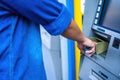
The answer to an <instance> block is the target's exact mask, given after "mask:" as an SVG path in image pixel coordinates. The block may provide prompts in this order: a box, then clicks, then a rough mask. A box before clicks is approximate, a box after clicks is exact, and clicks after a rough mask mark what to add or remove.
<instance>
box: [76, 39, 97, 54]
mask: <svg viewBox="0 0 120 80" xmlns="http://www.w3.org/2000/svg"><path fill="white" fill-rule="evenodd" d="M77 44H78V48H79V49H80V50H81V52H82V53H86V54H88V56H92V55H93V54H94V53H95V46H96V43H95V42H93V41H91V40H90V39H88V38H85V39H84V41H83V42H78V41H77ZM85 47H87V48H89V49H88V50H86V49H85Z"/></svg>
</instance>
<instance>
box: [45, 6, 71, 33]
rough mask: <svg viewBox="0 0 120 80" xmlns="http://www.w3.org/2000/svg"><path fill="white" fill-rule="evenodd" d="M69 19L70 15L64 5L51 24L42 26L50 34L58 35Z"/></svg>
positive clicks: (66, 26) (67, 24)
mask: <svg viewBox="0 0 120 80" xmlns="http://www.w3.org/2000/svg"><path fill="white" fill-rule="evenodd" d="M71 21H72V17H71V15H70V13H69V12H68V10H67V9H66V7H64V8H63V9H62V12H61V14H60V15H59V16H58V18H57V19H56V20H55V21H54V22H52V23H51V24H49V25H46V26H44V28H45V29H46V30H47V31H48V32H49V33H50V34H51V35H60V34H62V33H63V32H64V31H65V30H66V29H67V28H68V26H69V24H70V23H71Z"/></svg>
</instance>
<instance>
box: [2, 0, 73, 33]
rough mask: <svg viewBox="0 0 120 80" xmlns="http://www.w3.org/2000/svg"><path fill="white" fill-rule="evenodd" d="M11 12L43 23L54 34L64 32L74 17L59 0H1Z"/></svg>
mask: <svg viewBox="0 0 120 80" xmlns="http://www.w3.org/2000/svg"><path fill="white" fill-rule="evenodd" d="M1 3H3V4H5V5H6V6H7V7H9V8H10V9H11V12H13V13H15V14H17V15H20V16H24V17H26V18H28V19H30V20H32V21H34V22H35V23H37V24H41V25H43V26H44V28H45V29H46V30H47V31H48V32H49V33H50V34H52V35H59V34H62V33H63V32H64V31H65V30H66V29H67V27H68V26H69V24H70V22H71V20H72V17H71V15H70V14H69V12H68V10H67V9H66V7H65V6H64V5H63V4H61V3H59V2H58V1H57V0H1Z"/></svg>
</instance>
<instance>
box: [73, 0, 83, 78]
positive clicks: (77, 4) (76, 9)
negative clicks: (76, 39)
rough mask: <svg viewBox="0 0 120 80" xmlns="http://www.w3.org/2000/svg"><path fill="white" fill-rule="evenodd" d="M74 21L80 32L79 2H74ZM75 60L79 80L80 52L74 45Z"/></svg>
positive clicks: (75, 0)
mask: <svg viewBox="0 0 120 80" xmlns="http://www.w3.org/2000/svg"><path fill="white" fill-rule="evenodd" d="M74 20H75V22H76V23H77V25H78V26H79V28H80V29H81V30H82V12H81V1H80V0H74ZM75 54H76V55H75V57H76V58H75V60H76V80H79V66H80V50H79V49H78V48H77V44H76V43H75Z"/></svg>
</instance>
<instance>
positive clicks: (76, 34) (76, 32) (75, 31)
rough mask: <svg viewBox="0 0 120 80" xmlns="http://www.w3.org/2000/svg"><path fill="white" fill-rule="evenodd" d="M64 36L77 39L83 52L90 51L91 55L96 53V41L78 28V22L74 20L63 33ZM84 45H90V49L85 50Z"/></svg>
mask: <svg viewBox="0 0 120 80" xmlns="http://www.w3.org/2000/svg"><path fill="white" fill-rule="evenodd" d="M62 35H63V36H64V37H67V38H69V39H72V40H75V41H77V43H78V47H79V48H80V50H81V52H82V53H89V56H92V55H93V53H95V42H93V41H91V40H90V39H88V38H87V37H86V36H85V35H84V34H83V33H82V32H81V31H80V29H79V28H78V26H77V24H76V23H75V22H74V21H73V20H72V21H71V24H70V25H69V27H68V28H67V30H65V31H64V33H63V34H62ZM84 47H89V48H90V50H88V51H85V50H84Z"/></svg>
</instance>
